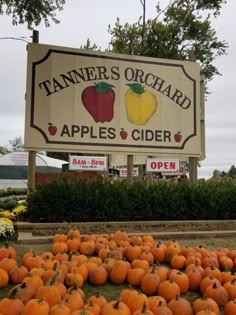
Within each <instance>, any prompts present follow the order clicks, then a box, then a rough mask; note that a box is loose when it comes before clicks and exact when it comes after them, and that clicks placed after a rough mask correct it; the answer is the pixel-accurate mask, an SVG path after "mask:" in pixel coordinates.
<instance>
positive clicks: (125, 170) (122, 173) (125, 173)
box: [119, 167, 139, 177]
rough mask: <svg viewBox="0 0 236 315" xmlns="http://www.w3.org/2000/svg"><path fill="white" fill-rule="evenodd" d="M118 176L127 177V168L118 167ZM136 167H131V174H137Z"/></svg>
mask: <svg viewBox="0 0 236 315" xmlns="http://www.w3.org/2000/svg"><path fill="white" fill-rule="evenodd" d="M119 171H120V177H127V168H120V169H119ZM138 174H139V173H138V167H134V168H133V176H138Z"/></svg>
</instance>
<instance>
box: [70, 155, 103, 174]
mask: <svg viewBox="0 0 236 315" xmlns="http://www.w3.org/2000/svg"><path fill="white" fill-rule="evenodd" d="M69 170H70V171H106V170H107V157H97V156H73V155H71V156H70V158H69Z"/></svg>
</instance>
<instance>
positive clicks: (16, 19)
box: [0, 0, 65, 29]
mask: <svg viewBox="0 0 236 315" xmlns="http://www.w3.org/2000/svg"><path fill="white" fill-rule="evenodd" d="M64 4H65V0H50V1H48V0H41V1H32V0H31V1H29V0H20V1H19V0H12V1H9V0H3V1H1V2H0V14H3V13H5V14H7V15H11V16H12V24H13V25H17V24H24V23H26V24H27V26H28V29H33V25H35V26H38V25H39V24H40V23H41V22H42V21H43V22H44V24H45V26H47V27H48V26H50V23H49V18H51V19H52V21H53V22H54V23H56V24H57V23H59V20H58V19H56V11H57V10H58V11H61V10H62V9H63V6H64Z"/></svg>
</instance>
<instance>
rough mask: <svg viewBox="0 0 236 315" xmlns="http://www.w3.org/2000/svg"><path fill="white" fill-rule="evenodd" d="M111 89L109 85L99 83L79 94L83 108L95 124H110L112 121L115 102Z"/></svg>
mask: <svg viewBox="0 0 236 315" xmlns="http://www.w3.org/2000/svg"><path fill="white" fill-rule="evenodd" d="M113 87H114V86H113V85H111V84H109V83H106V82H99V83H97V84H96V85H94V86H92V85H91V86H88V87H86V88H85V89H84V90H83V92H82V94H81V99H82V103H83V105H84V107H85V108H86V110H87V111H88V112H89V114H90V115H91V116H92V117H93V119H94V121H95V122H96V123H97V122H101V123H104V122H106V121H107V122H110V121H112V119H113V116H114V102H115V92H114V90H113V89H112V88H113Z"/></svg>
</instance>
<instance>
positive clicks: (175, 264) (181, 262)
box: [170, 253, 186, 270]
mask: <svg viewBox="0 0 236 315" xmlns="http://www.w3.org/2000/svg"><path fill="white" fill-rule="evenodd" d="M185 263H186V257H184V255H181V253H178V254H176V255H173V257H172V258H171V261H170V265H171V267H172V268H175V269H179V270H182V269H184V268H185Z"/></svg>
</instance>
